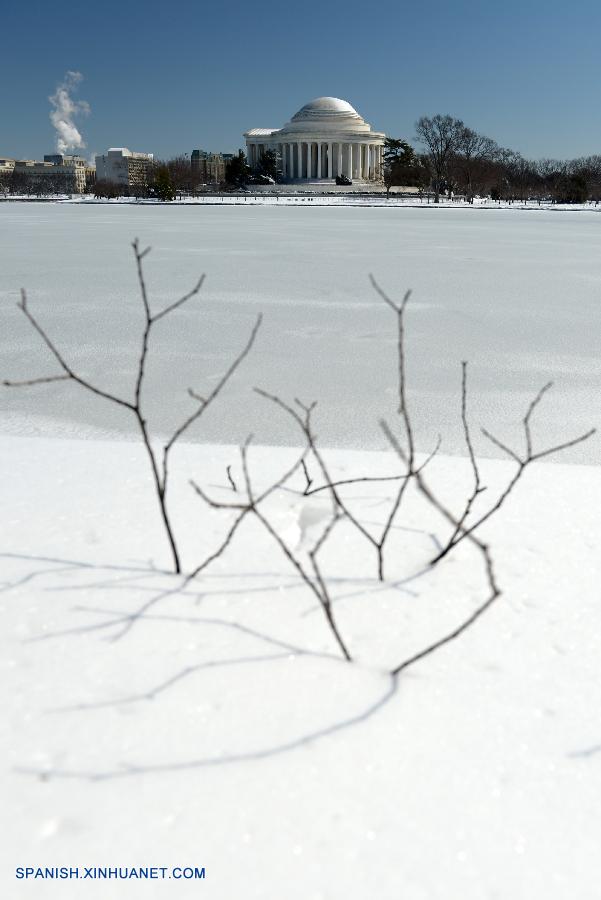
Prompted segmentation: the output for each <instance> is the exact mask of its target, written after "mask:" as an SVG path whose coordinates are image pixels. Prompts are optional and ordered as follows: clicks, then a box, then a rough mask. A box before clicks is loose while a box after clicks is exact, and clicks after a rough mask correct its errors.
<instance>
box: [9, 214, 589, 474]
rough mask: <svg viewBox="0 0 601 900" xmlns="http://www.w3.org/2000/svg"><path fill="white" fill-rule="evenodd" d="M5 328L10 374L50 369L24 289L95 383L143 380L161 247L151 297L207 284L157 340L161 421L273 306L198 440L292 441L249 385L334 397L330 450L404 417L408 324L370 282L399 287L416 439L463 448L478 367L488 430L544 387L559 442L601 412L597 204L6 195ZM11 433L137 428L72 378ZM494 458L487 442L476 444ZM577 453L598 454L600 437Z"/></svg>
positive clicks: (545, 427) (153, 400)
mask: <svg viewBox="0 0 601 900" xmlns="http://www.w3.org/2000/svg"><path fill="white" fill-rule="evenodd" d="M0 227H2V232H3V246H2V253H1V259H2V267H1V269H0V273H1V274H0V300H1V301H2V306H3V324H4V327H3V329H2V333H1V334H0V352H1V353H2V358H3V360H4V362H3V372H4V373H5V375H6V376H7V377H11V378H13V379H17V378H27V377H31V376H32V375H33V374H49V373H52V372H54V371H55V368H54V366H53V363H52V361H51V360H50V359H49V358H48V356H47V354H45V352H44V350H43V347H42V346H41V344H40V341H39V339H38V337H37V336H36V335H35V334H34V333H33V332H32V330H31V329H30V328H29V327H28V325H27V322H26V321H25V320H24V318H23V316H22V315H21V314H20V313H19V311H18V310H17V309H16V307H15V303H16V301H17V300H18V290H19V288H20V287H22V286H24V287H26V288H27V290H28V292H29V302H30V305H31V308H32V310H35V311H36V313H37V314H38V315H39V316H40V318H41V319H42V320H43V321H44V323H45V324H46V327H47V328H48V330H49V331H50V332H51V333H52V334H56V335H58V336H60V342H61V347H62V348H63V349H64V352H65V353H66V355H67V356H68V357H69V358H70V359H73V360H74V361H75V362H77V364H78V365H79V366H80V367H82V368H83V369H85V370H86V371H87V372H88V373H89V374H90V375H93V376H95V377H97V378H101V379H102V380H103V383H104V384H106V385H107V386H111V387H113V388H114V389H115V390H119V391H121V392H123V393H127V392H129V391H131V385H132V382H133V366H134V358H133V354H132V346H134V347H135V346H138V342H139V340H140V328H141V304H140V301H139V297H138V293H137V286H136V281H135V270H134V265H133V258H132V253H131V248H130V246H129V244H130V242H131V240H132V239H133V238H134V237H136V236H137V237H139V238H140V241H141V242H142V244H149V245H152V247H153V251H152V253H151V255H150V256H149V257H148V259H147V265H146V270H147V278H148V285H149V290H150V295H151V302H152V303H153V304H154V307H155V308H160V307H161V306H162V305H163V304H165V303H167V302H169V301H170V300H173V299H174V298H175V297H177V296H179V294H180V293H183V292H185V291H186V290H188V289H189V287H190V286H191V285H192V284H193V283H194V281H195V280H196V278H197V277H198V275H199V274H200V273H201V272H203V271H204V272H206V274H207V279H206V283H205V286H204V287H203V291H202V295H201V297H199V298H198V299H197V300H194V301H193V302H192V303H191V304H189V305H188V307H187V308H186V309H182V310H180V311H179V312H178V313H177V314H176V315H174V316H173V317H171V318H170V319H169V320H165V321H164V322H163V323H162V324H161V326H160V329H159V328H158V327H157V332H156V340H155V342H154V344H153V347H152V352H151V368H150V373H149V374H150V376H151V379H152V383H151V385H150V389H149V393H148V398H149V399H148V407H147V409H148V413H149V418H150V419H151V422H152V426H153V428H154V429H155V430H156V431H159V432H162V431H168V430H169V429H170V428H171V425H172V423H173V422H174V421H179V420H180V419H181V418H182V416H183V415H185V413H186V411H187V410H188V409H189V400H188V398H187V395H186V389H187V388H188V387H194V388H195V389H197V390H200V391H201V392H202V390H203V389H206V386H207V384H211V383H212V380H214V379H216V378H218V377H219V376H220V374H221V373H222V372H223V371H224V370H225V369H226V368H227V366H228V364H229V362H230V360H231V359H232V358H233V357H234V356H235V355H236V353H237V352H238V351H239V349H240V348H241V347H242V346H243V345H244V343H245V341H246V338H247V335H248V333H249V331H250V328H251V327H252V324H253V322H254V319H255V316H256V314H257V313H258V312H259V311H262V312H263V313H264V316H265V320H264V325H263V328H262V332H261V334H260V336H259V340H258V342H257V346H256V348H255V350H254V352H253V354H252V356H251V357H249V359H248V360H246V362H245V364H244V367H243V369H242V370H241V371H240V373H239V374H238V376H237V377H236V380H235V382H233V383H232V385H231V387H230V389H229V392H228V395H227V402H225V403H224V404H222V405H220V406H219V407H217V406H216V407H215V408H214V410H212V411H211V414H210V415H207V417H206V418H205V419H203V423H202V427H201V428H199V429H197V430H196V431H195V432H194V433H193V437H194V438H195V439H199V440H203V441H208V442H219V443H229V442H233V443H238V442H239V441H241V440H243V439H244V437H245V436H246V435H247V434H248V432H249V431H254V432H255V433H257V435H258V439H259V440H261V441H263V442H264V443H268V444H294V443H295V442H296V441H297V437H296V436H295V435H294V433H293V432H292V431H291V429H290V428H289V426H288V424H287V423H286V422H285V421H284V420H283V419H281V418H280V417H276V416H273V415H272V414H271V410H269V409H268V408H266V405H265V404H264V403H263V401H261V400H260V399H259V398H256V397H254V396H253V394H252V393H251V391H250V388H251V387H252V386H254V385H259V386H262V387H265V388H268V389H270V390H274V391H277V392H279V393H280V394H282V395H283V396H286V397H293V396H298V395H301V396H302V397H303V398H304V399H307V400H313V399H316V400H318V401H319V406H318V410H317V413H316V417H317V418H316V421H317V426H318V432H319V435H320V438H321V441H322V444H325V445H330V446H347V447H363V448H367V449H378V448H381V447H382V446H383V443H382V439H381V435H380V432H379V428H378V425H377V419H378V416H379V415H381V414H382V413H386V414H392V412H393V409H394V374H393V373H394V367H395V363H394V354H395V335H394V320H393V318H392V317H391V313H390V311H389V310H388V309H387V308H386V307H385V306H384V304H383V303H382V302H381V301H380V300H379V299H378V298H377V296H376V294H375V292H374V291H373V289H372V288H371V287H370V285H369V281H368V274H369V273H370V272H373V274H374V275H375V276H376V278H377V279H378V281H379V283H380V284H381V285H382V286H383V287H384V288H385V289H386V290H387V291H388V292H389V293H390V294H391V295H392V296H395V297H400V296H402V294H403V293H404V291H405V290H406V289H407V288H412V289H413V299H412V301H411V305H410V307H409V310H408V313H407V326H408V327H407V332H408V335H407V347H408V357H409V380H410V384H411V391H412V396H413V398H414V416H415V422H416V432H417V438H418V445H419V447H420V449H422V450H424V451H427V450H429V449H430V448H431V447H432V445H433V444H434V443H435V441H436V438H437V435H438V433H439V432H440V433H442V435H443V436H444V446H443V449H444V450H445V451H446V452H448V453H463V444H462V435H461V431H460V428H459V427H458V422H459V419H458V415H457V397H458V388H459V384H460V367H459V363H460V361H461V360H462V359H466V360H469V363H470V398H471V400H470V402H471V409H472V417H473V421H474V422H475V424H476V425H480V424H482V425H484V426H486V427H489V428H492V427H495V428H496V430H497V432H498V433H499V436H500V437H501V438H504V439H506V440H515V439H516V438H517V434H518V432H517V430H516V429H517V426H518V424H519V420H520V418H521V415H522V412H523V410H524V409H525V407H526V405H527V403H528V402H529V400H530V399H531V397H532V396H533V395H534V394H535V393H536V391H537V390H538V389H539V387H541V385H542V384H544V383H545V382H546V381H549V380H553V381H554V382H555V388H554V391H553V392H552V394H551V395H550V396H549V398H548V400H547V402H546V405H545V408H544V414H543V415H541V417H540V419H539V428H540V429H541V431H540V434H541V440H544V441H545V442H546V443H547V442H549V443H550V442H555V441H559V440H562V439H563V438H565V435H566V423H567V422H569V423H570V428H572V427H573V428H574V430H575V431H579V430H586V429H587V428H588V427H589V426H590V425H591V424H595V423H596V422H597V421H598V414H599V397H600V396H601V370H600V369H599V366H598V341H597V335H598V334H599V333H601V306H600V304H599V287H600V285H601V259H600V257H599V254H598V252H597V250H598V246H597V245H598V234H597V233H598V219H597V214H596V213H595V212H562V213H558V212H550V211H538V210H535V211H517V210H516V211H511V210H497V211H495V210H478V209H476V210H474V209H465V208H464V209H451V208H447V209H440V210H434V209H432V208H430V209H403V208H398V209H375V208H367V209H356V208H348V209H337V208H316V207H312V208H304V207H303V208H296V209H295V208H287V207H280V208H273V207H271V206H252V207H247V208H240V207H239V206H238V207H227V208H225V207H224V208H223V209H221V208H216V207H203V206H175V207H171V206H169V207H156V206H136V205H86V204H83V203H82V204H71V205H69V204H52V203H49V204H42V203H39V204H37V203H27V204H21V205H19V204H11V203H4V204H0ZM2 405H3V412H2V419H3V422H4V424H5V428H6V429H8V430H9V431H10V433H12V434H31V433H41V434H50V433H51V434H55V435H63V436H69V435H71V436H77V435H81V434H83V433H86V434H89V435H94V436H96V437H116V436H122V437H123V436H124V437H128V438H129V437H131V435H132V431H131V423H130V420H129V419H128V417H127V415H124V414H122V413H119V411H116V410H114V409H111V408H110V407H108V406H107V405H106V404H103V403H102V402H98V403H90V402H89V397H88V396H87V395H85V393H83V392H77V391H76V390H74V389H73V388H72V386H70V385H60V384H58V385H56V384H55V385H49V386H48V387H46V388H39V389H36V391H32V392H28V393H27V394H26V393H24V392H20V393H19V394H18V395H17V394H15V393H13V394H6V393H5V394H3V395H2ZM478 452H479V454H480V455H482V454H488V453H490V452H491V450H490V447H489V446H488V445H486V443H484V442H481V444H480V446H479V448H478ZM570 458H571V459H573V460H576V461H581V462H596V461H597V460H598V458H599V441H598V439H595V441H592V442H590V443H589V444H587V445H583V446H582V447H580V448H577V449H576V450H574V451H573V453H572V455H571V457H570Z"/></svg>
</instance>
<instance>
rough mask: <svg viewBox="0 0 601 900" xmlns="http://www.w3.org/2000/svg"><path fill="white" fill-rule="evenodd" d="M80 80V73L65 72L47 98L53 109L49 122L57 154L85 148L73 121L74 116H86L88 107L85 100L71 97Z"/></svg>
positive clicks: (81, 76)
mask: <svg viewBox="0 0 601 900" xmlns="http://www.w3.org/2000/svg"><path fill="white" fill-rule="evenodd" d="M82 79H83V75H82V74H81V72H67V74H66V75H65V77H64V79H63V81H62V82H61V84H59V85H58V87H57V88H56V91H55V92H54V94H52V96H50V97H48V99H49V100H50V103H51V104H52V107H53V108H52V110H51V111H50V121H51V122H52V124H53V125H54V127H55V129H56V149H57V150H58V152H59V153H65V152H66V151H67V150H69V149H70V148H71V149H76V148H80V147H85V146H86V143H85V141H84V139H83V138H82V136H81V133H80V131H79V129H78V128H77V126H76V125H75V122H74V121H73V120H74V118H75V116H79V115H84V116H86V115H88V113H89V112H90V107H89V105H88V104H87V103H86V101H85V100H74V99H73V98H72V96H71V94H72V93H73V92H74V91H76V90H77V85H78V84H79V82H80V81H81V80H82Z"/></svg>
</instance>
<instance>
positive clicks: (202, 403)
mask: <svg viewBox="0 0 601 900" xmlns="http://www.w3.org/2000/svg"><path fill="white" fill-rule="evenodd" d="M262 321H263V316H262V314H261V313H259V315H258V316H257V320H256V322H255V324H254V325H253V328H252V331H251V333H250V336H249V338H248V340H247V342H246V344H245V345H244V347H243V348H242V350H241V351H240V353H239V354H238V356H237V357H236V358H235V360H234V361H233V362H232V364H231V365H230V366H229V368H228V369H227V371H226V372H225V374H224V375H223V376H222V377H221V378H220V380H219V381H218V383H217V384H216V385H215V387H214V388H213V390H212V391H211V392H210V394H208V395H207V397H206V398H205V397H200V396H197V395H195V394H194V393H193V392H192V390H191V389H190V390H189V391H188V393H190V394H191V395H192V396H195V397H196V399H198V400H199V404H200V405H199V407H198V409H197V410H195V411H194V412H193V413H192V414H191V415H189V416H188V418H187V419H185V421H184V422H183V423H182V424H181V425H180V426H179V428H177V429H176V430H175V431H174V432H173V434H172V436H171V437H170V439H169V440H168V441H167V443H166V444H165V446H164V447H163V482H166V480H167V458H168V456H169V451H170V450H171V448H172V447H173V445H174V444H175V442H176V441H178V440H179V439H180V438H181V436H182V435H183V434H184V433H185V432H186V431H187V430H188V428H189V427H190V426H191V425H192V424H193V423H194V422H196V420H197V419H198V418H199V417H200V416H201V415H202V414H203V413H204V412H205V410H206V409H207V407H208V406H209V405H210V404H211V403H212V402H213V400H215V398H216V397H217V396H219V394H220V393H221V391H222V390H223V388H224V387H225V385H226V384H227V383H228V381H229V380H230V378H231V377H232V375H233V374H234V372H235V371H236V369H237V368H238V367H239V366H240V364H241V363H242V362H243V360H244V359H245V358H246V357H247V356H248V354H249V353H250V351H251V348H252V346H253V344H254V342H255V338H256V337H257V333H258V331H259V328H260V327H261V322H262Z"/></svg>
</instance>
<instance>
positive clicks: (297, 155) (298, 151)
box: [296, 141, 303, 178]
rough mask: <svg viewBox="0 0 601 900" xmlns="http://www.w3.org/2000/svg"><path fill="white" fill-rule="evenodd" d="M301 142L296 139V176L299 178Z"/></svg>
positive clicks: (300, 174) (300, 171)
mask: <svg viewBox="0 0 601 900" xmlns="http://www.w3.org/2000/svg"><path fill="white" fill-rule="evenodd" d="M302 146H303V145H302V144H301V142H300V141H296V177H297V178H301V176H302Z"/></svg>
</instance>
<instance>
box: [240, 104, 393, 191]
mask: <svg viewBox="0 0 601 900" xmlns="http://www.w3.org/2000/svg"><path fill="white" fill-rule="evenodd" d="M244 137H245V138H246V155H247V157H248V164H249V165H250V167H251V168H255V167H256V166H257V165H258V164H259V162H260V160H261V156H262V155H263V154H264V153H265V151H266V150H274V151H275V153H276V155H277V157H278V158H279V164H280V169H281V175H282V178H283V179H285V180H287V181H297V180H303V181H332V180H334V179H335V178H336V177H345V178H348V179H349V180H354V181H381V179H382V152H383V146H384V139H385V135H384V133H383V132H381V131H374V130H373V129H372V127H371V125H368V123H367V122H365V120H364V119H362V118H361V116H360V115H359V113H358V112H357V110H355V109H353V107H352V106H351V104H350V103H347V101H346V100H340V99H339V98H338V97H318V98H317V99H316V100H312V101H311V102H310V103H306V104H305V106H303V107H302V109H299V111H298V112H297V113H296V115H294V116H292V119H291V120H290V122H288V123H287V124H286V125H284V127H283V128H251V129H250V131H246V132H245V133H244Z"/></svg>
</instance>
